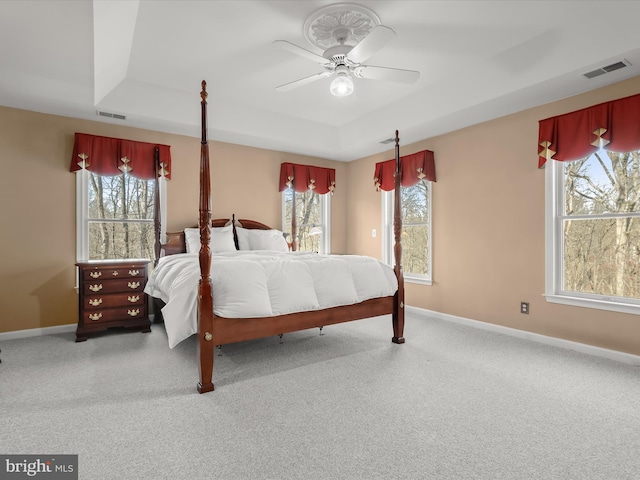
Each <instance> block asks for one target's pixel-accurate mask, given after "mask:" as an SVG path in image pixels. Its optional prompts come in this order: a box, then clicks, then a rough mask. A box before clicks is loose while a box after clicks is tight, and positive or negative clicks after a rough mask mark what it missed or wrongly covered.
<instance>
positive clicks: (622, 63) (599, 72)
mask: <svg viewBox="0 0 640 480" xmlns="http://www.w3.org/2000/svg"><path fill="white" fill-rule="evenodd" d="M629 65H631V63H629V61H628V60H622V61H620V62H616V63H612V64H611V65H607V66H606V67H601V68H596V69H595V70H592V71H590V72H587V73H583V75H584V76H585V77H587V78H595V77H599V76H600V75H604V74H605V73H609V72H613V71H615V70H619V69H621V68H624V67H627V66H629Z"/></svg>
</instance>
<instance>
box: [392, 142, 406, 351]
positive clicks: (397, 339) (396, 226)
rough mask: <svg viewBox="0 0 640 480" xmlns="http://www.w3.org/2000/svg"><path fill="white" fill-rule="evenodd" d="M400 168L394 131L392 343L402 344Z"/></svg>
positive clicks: (398, 151) (398, 150)
mask: <svg viewBox="0 0 640 480" xmlns="http://www.w3.org/2000/svg"><path fill="white" fill-rule="evenodd" d="M401 176H402V168H401V165H400V137H399V136H398V130H396V168H395V174H394V181H395V186H394V187H395V188H394V191H393V194H394V202H393V206H394V208H393V233H394V237H395V244H394V247H393V253H394V257H395V264H394V267H393V271H394V272H395V274H396V278H397V279H398V292H397V293H396V299H395V302H396V305H395V308H394V313H393V338H392V339H391V341H393V343H404V336H403V335H404V274H403V273H402V192H401V190H400V189H401V188H402V184H401V180H402V178H401Z"/></svg>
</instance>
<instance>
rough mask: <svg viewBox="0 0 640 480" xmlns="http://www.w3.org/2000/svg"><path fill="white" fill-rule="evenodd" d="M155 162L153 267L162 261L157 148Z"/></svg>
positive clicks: (158, 155)
mask: <svg viewBox="0 0 640 480" xmlns="http://www.w3.org/2000/svg"><path fill="white" fill-rule="evenodd" d="M153 162H154V164H155V167H156V178H155V180H154V184H153V185H154V189H155V190H154V192H153V237H154V242H153V252H154V254H155V257H154V259H153V265H154V266H156V265H158V260H159V259H160V248H161V246H160V229H161V226H160V181H159V180H158V174H159V173H160V149H159V148H158V147H156V148H155V150H154V152H153Z"/></svg>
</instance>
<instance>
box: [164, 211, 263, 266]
mask: <svg viewBox="0 0 640 480" xmlns="http://www.w3.org/2000/svg"><path fill="white" fill-rule="evenodd" d="M232 222H233V240H234V241H235V243H236V248H238V236H237V235H236V226H238V227H242V228H249V229H254V230H271V229H272V227H269V226H268V225H265V224H264V223H261V222H257V221H255V220H249V219H247V218H239V219H235V216H234V217H232V218H215V219H213V220H211V226H212V227H224V226H225V225H227V224H231V223H232ZM192 228H198V226H197V225H194V226H193V227H192ZM160 247H161V250H160V255H161V256H163V257H164V256H166V255H173V254H174V253H186V252H187V243H186V241H185V238H184V230H183V231H181V232H167V242H166V243H164V244H162V245H161V246H160Z"/></svg>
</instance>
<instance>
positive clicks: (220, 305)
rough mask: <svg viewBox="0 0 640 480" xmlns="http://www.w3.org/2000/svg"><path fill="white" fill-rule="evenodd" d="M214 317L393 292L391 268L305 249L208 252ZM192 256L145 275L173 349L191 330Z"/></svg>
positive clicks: (196, 269)
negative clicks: (156, 301)
mask: <svg viewBox="0 0 640 480" xmlns="http://www.w3.org/2000/svg"><path fill="white" fill-rule="evenodd" d="M211 260H212V261H211V284H212V293H213V300H214V313H215V314H216V316H220V317H227V318H251V317H269V316H274V315H284V314H287V313H293V312H302V311H307V310H318V309H324V308H330V307H335V306H339V305H349V304H354V303H359V302H363V301H365V300H369V299H371V298H377V297H386V296H390V295H394V294H395V292H396V291H397V289H398V281H397V279H396V276H395V274H394V272H393V269H392V268H391V267H390V266H389V265H386V264H385V263H383V262H381V261H380V260H378V259H376V258H372V257H365V256H360V255H319V254H316V253H306V252H274V251H246V252H243V251H237V252H224V253H217V254H214V255H212V259H211ZM199 280H200V265H199V262H198V254H195V253H193V254H191V253H181V254H176V255H170V256H167V257H162V258H161V259H160V260H159V262H158V265H157V266H156V267H155V268H154V270H153V271H152V272H151V275H150V276H149V281H148V282H147V285H146V287H145V292H146V293H147V294H148V295H151V296H153V297H156V298H159V299H161V300H162V301H163V302H164V303H165V306H164V308H163V309H162V315H163V318H164V322H165V328H166V331H167V335H168V337H169V347H170V348H173V347H175V346H176V345H177V344H178V343H180V342H181V341H183V340H184V339H186V338H188V337H190V336H191V335H193V334H195V333H197V331H198V319H197V295H198V282H199Z"/></svg>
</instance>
